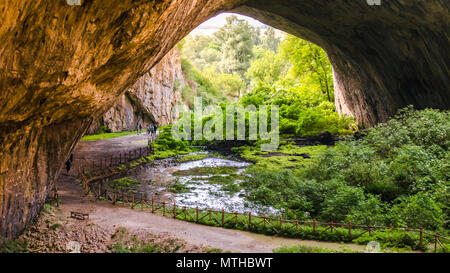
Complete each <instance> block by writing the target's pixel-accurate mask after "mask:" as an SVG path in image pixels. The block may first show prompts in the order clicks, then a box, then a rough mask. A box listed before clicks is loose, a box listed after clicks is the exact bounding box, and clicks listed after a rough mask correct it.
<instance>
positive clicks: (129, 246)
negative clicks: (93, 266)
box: [108, 228, 183, 253]
mask: <svg viewBox="0 0 450 273" xmlns="http://www.w3.org/2000/svg"><path fill="white" fill-rule="evenodd" d="M111 238H112V239H113V242H112V243H111V244H110V245H109V246H108V248H109V249H110V250H111V252H113V253H176V252H177V251H178V250H179V249H180V248H181V247H182V246H183V245H181V244H177V243H176V241H175V240H173V239H168V240H163V241H161V242H154V241H151V242H146V241H142V240H140V239H138V238H137V237H136V236H134V235H133V236H129V235H128V234H127V231H126V229H125V228H118V229H117V230H116V232H115V233H114V234H113V235H112V236H111Z"/></svg>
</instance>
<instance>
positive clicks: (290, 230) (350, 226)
mask: <svg viewBox="0 0 450 273" xmlns="http://www.w3.org/2000/svg"><path fill="white" fill-rule="evenodd" d="M110 179H112V178H111V177H109V178H102V179H97V180H95V179H89V178H86V177H83V176H82V177H81V183H82V185H83V188H84V190H85V191H86V193H87V194H89V193H90V194H92V195H93V196H94V197H96V198H98V199H103V200H106V201H109V202H112V204H114V205H116V204H124V205H127V206H130V207H131V208H140V209H142V210H145V211H148V212H150V213H159V214H162V215H163V216H168V217H173V218H177V219H180V220H185V221H189V222H195V223H198V224H204V225H212V226H219V227H226V228H233V229H241V230H248V231H252V232H257V233H264V234H271V235H279V236H285V237H294V238H301V239H316V240H321V239H323V238H325V237H327V236H328V237H330V236H331V235H332V237H333V238H334V240H335V241H346V242H351V241H353V240H355V239H357V238H359V237H361V236H362V235H364V234H368V235H369V236H371V235H375V234H377V233H390V234H393V233H394V232H399V231H401V232H404V236H406V237H408V239H410V240H411V241H414V244H415V246H413V247H414V248H416V249H427V248H428V247H429V246H431V245H434V251H435V252H436V251H437V250H438V249H439V248H440V249H442V250H444V251H449V249H448V247H447V246H445V245H444V244H443V241H445V242H450V238H447V237H444V236H442V235H439V234H437V233H435V232H428V231H425V230H424V229H423V228H420V229H413V228H406V227H393V226H389V227H386V226H377V225H361V224H355V223H352V222H349V223H334V222H319V221H316V220H315V219H313V220H311V221H300V220H288V219H283V218H282V217H281V216H273V215H272V216H266V215H255V214H252V213H251V212H249V213H245V214H243V213H237V212H226V211H224V210H221V211H217V210H211V209H201V208H199V207H195V208H188V207H186V206H181V207H180V206H179V205H177V204H176V202H163V201H158V200H155V199H154V198H153V197H152V198H151V199H147V198H146V197H145V196H144V195H143V194H138V193H132V192H123V191H117V190H114V189H111V188H109V187H108V186H107V181H109V180H110ZM325 233H326V234H327V236H324V235H325ZM328 240H329V239H328Z"/></svg>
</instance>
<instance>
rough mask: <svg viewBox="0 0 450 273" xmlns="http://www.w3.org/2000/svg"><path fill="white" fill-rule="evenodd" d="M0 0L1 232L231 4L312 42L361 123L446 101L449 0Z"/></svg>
mask: <svg viewBox="0 0 450 273" xmlns="http://www.w3.org/2000/svg"><path fill="white" fill-rule="evenodd" d="M79 2H80V5H68V3H67V2H66V1H64V0H58V1H54V2H52V3H51V4H49V2H48V1H46V0H34V1H31V0H17V1H0V10H2V13H3V15H4V16H2V19H0V20H1V21H0V37H1V39H2V43H1V44H0V64H1V65H0V72H1V73H0V235H1V236H4V237H6V238H14V237H15V236H17V235H18V234H19V233H20V232H21V231H22V230H23V229H24V228H25V226H26V225H27V224H28V223H29V222H30V221H31V220H32V219H33V218H35V217H36V216H37V215H38V212H39V211H40V208H41V207H42V204H43V203H44V200H45V197H46V195H47V193H48V191H49V188H50V185H51V183H52V182H53V181H54V180H55V179H56V177H57V176H58V174H59V172H60V169H61V162H64V161H65V159H67V157H68V156H69V154H70V151H71V150H72V149H73V147H74V146H75V144H76V142H77V141H78V140H79V139H80V138H81V136H82V134H83V133H84V132H85V130H86V129H87V127H88V126H89V124H90V122H91V121H92V119H94V118H97V117H99V116H100V115H101V114H102V113H103V112H105V111H106V110H107V109H109V108H110V107H111V106H112V105H113V103H114V101H115V98H117V97H118V96H119V95H120V94H122V93H123V92H124V91H125V90H126V89H127V87H129V86H131V85H132V84H133V83H134V82H136V80H137V79H138V78H139V77H140V76H142V75H143V74H144V73H145V72H146V71H148V70H149V69H150V68H151V67H153V66H154V65H155V64H156V63H157V62H158V61H159V60H160V59H161V58H162V57H163V56H164V55H165V54H166V53H167V52H168V51H169V50H170V49H171V48H172V47H173V46H174V45H175V44H176V43H177V42H178V41H179V40H181V39H182V38H183V37H184V36H185V35H187V34H188V33H189V32H190V31H191V30H192V29H194V28H195V27H196V26H198V25H199V24H200V23H202V22H204V21H205V20H207V19H209V18H210V17H212V16H214V15H216V14H218V13H220V12H223V11H232V12H236V13H240V14H243V15H247V16H251V17H254V18H256V19H258V20H260V21H262V22H264V23H266V24H268V25H271V26H273V27H276V28H278V29H281V30H284V31H286V32H289V33H292V34H294V35H296V36H299V37H302V38H304V39H306V40H310V41H312V42H314V43H316V44H318V45H319V46H321V47H322V48H324V49H325V50H326V51H327V53H328V55H329V57H330V60H331V62H332V64H333V69H334V79H335V96H336V104H337V109H338V111H339V112H341V113H347V114H350V115H352V116H354V117H355V118H356V119H357V121H358V122H359V123H360V124H361V125H363V126H372V125H374V124H376V123H378V122H382V121H385V120H387V119H388V118H389V116H391V115H392V114H394V113H395V111H396V110H397V109H398V108H400V107H403V106H406V105H408V104H413V105H415V106H416V107H417V108H424V107H434V108H441V109H448V108H449V105H450V92H449V91H448V85H449V78H450V77H449V69H448V63H450V62H449V60H450V57H449V51H448V48H449V29H450V26H449V25H450V24H449V23H450V18H449V16H448V14H449V10H450V3H449V2H448V1H447V0H417V1H410V0H395V1H381V5H379V6H371V5H368V3H367V0H355V1H346V0H335V1H329V0H286V1H278V0H216V1H208V0H196V1H192V0H178V1H172V0H153V1H149V0H139V1H131V0H110V1H101V0H84V1H82V0H80V1H79Z"/></svg>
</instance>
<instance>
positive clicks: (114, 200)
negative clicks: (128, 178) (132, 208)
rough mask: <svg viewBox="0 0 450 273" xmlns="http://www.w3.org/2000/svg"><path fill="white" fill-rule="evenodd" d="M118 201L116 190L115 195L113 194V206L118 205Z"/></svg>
mask: <svg viewBox="0 0 450 273" xmlns="http://www.w3.org/2000/svg"><path fill="white" fill-rule="evenodd" d="M116 200H117V193H116V190H114V193H113V204H114V205H115V204H116Z"/></svg>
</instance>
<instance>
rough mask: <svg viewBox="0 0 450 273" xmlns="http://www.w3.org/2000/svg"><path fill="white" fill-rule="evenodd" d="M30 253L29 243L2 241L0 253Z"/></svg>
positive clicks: (0, 242)
mask: <svg viewBox="0 0 450 273" xmlns="http://www.w3.org/2000/svg"><path fill="white" fill-rule="evenodd" d="M26 252H28V241H27V240H24V241H19V240H15V241H3V242H2V241H0V253H26Z"/></svg>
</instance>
